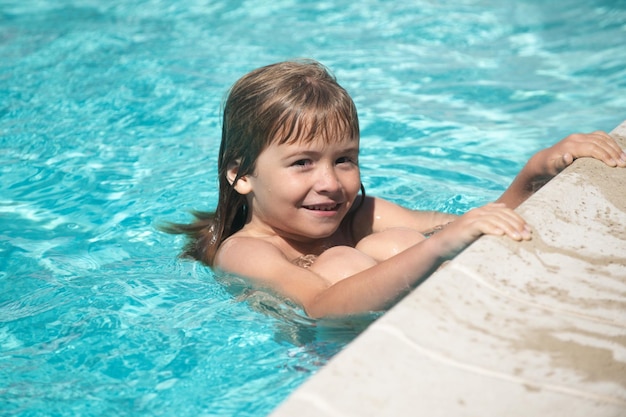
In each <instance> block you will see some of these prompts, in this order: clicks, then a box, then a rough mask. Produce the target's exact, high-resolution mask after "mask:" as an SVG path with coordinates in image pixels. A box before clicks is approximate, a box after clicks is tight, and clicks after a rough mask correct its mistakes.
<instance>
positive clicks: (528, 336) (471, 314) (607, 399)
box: [271, 121, 626, 417]
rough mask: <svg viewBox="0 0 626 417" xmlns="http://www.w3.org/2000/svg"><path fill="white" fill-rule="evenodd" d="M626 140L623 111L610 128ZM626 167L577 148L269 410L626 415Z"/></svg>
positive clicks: (281, 413)
mask: <svg viewBox="0 0 626 417" xmlns="http://www.w3.org/2000/svg"><path fill="white" fill-rule="evenodd" d="M611 133H612V135H613V136H615V137H616V138H617V139H618V141H620V144H621V146H622V147H623V148H626V121H624V122H622V124H620V125H619V126H618V127H616V128H615V129H614V130H613V131H612V132H611ZM625 188H626V169H620V168H610V167H606V166H604V165H603V164H601V163H600V162H598V161H594V160H590V159H581V160H577V161H575V163H574V164H572V166H570V167H569V168H567V169H566V170H565V171H563V172H562V173H561V174H559V175H558V176H557V177H555V178H554V179H553V180H552V181H550V182H549V183H548V184H546V185H545V186H544V187H543V188H542V189H541V190H539V191H538V192H537V193H536V194H535V195H533V196H532V197H531V198H530V199H529V200H528V201H526V202H525V203H524V204H522V205H521V206H520V207H519V209H518V211H519V212H520V214H522V216H523V217H524V218H525V219H526V220H527V221H528V222H529V223H530V224H531V225H532V227H533V228H534V230H533V240H532V241H531V242H529V243H521V244H519V243H513V242H511V241H507V240H506V239H504V238H494V237H483V238H481V239H479V240H478V241H477V242H476V243H475V244H473V245H472V246H470V247H469V248H468V249H467V250H465V251H464V252H463V253H461V254H460V255H459V256H458V257H457V258H456V259H454V260H453V261H452V262H450V263H449V264H448V265H446V266H445V267H444V268H442V269H441V270H439V271H438V272H437V273H436V274H434V275H433V276H432V277H430V278H429V279H428V280H427V281H426V282H425V283H424V284H423V285H421V286H420V287H418V288H417V289H416V290H415V291H413V292H412V293H411V294H409V295H408V296H407V297H406V298H405V299H403V300H402V301H401V302H400V303H398V304H397V305H396V306H394V308H392V309H391V310H390V311H389V312H388V313H386V314H385V315H384V316H383V317H381V318H380V319H379V320H378V321H376V322H375V323H374V324H372V325H371V326H370V327H369V328H368V329H367V330H366V331H365V332H363V333H362V334H361V335H360V336H359V337H358V338H357V339H356V340H354V341H353V342H352V343H350V345H348V346H347V347H346V348H345V349H344V350H343V351H342V352H341V353H339V354H338V355H337V356H336V357H335V358H333V359H332V360H331V361H330V362H329V363H328V365H326V366H325V367H324V368H322V369H321V370H320V371H319V372H318V373H317V374H316V375H314V376H313V377H312V378H310V379H309V380H308V381H306V382H305V383H304V384H303V385H302V386H301V387H300V388H298V389H297V390H296V391H295V392H293V393H292V394H291V395H290V396H289V397H288V398H287V399H286V400H285V401H284V402H283V403H282V404H281V405H279V407H278V408H277V409H276V410H275V411H274V412H273V413H272V414H271V417H288V416H289V417H291V416H294V415H298V416H299V417H306V416H359V417H361V416H409V415H417V414H427V415H429V416H470V415H481V416H491V415H493V416H496V415H498V416H501V415H507V416H517V415H520V416H527V415H548V414H549V415H551V416H558V415H564V416H568V417H571V416H579V415H580V416H589V415H594V416H600V417H602V416H618V415H626V255H625V254H626V227H625V226H624V225H626V197H625V196H624V194H626V193H624V192H621V193H620V192H619V191H618V189H625Z"/></svg>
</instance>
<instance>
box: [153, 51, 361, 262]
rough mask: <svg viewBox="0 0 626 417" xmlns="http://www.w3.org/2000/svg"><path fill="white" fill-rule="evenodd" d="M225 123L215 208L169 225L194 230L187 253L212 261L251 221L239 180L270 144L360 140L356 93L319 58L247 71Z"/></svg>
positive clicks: (172, 229) (170, 228)
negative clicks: (232, 170) (233, 169)
mask: <svg viewBox="0 0 626 417" xmlns="http://www.w3.org/2000/svg"><path fill="white" fill-rule="evenodd" d="M222 123H223V124H222V141H221V144H220V151H219V157H218V163H217V169H218V175H219V200H218V203H217V208H216V210H215V212H213V213H208V212H194V213H193V214H194V216H195V217H196V221H195V222H193V223H192V224H170V225H168V226H166V227H164V230H166V231H168V232H170V233H178V234H186V235H188V236H189V238H190V239H189V242H188V243H187V245H186V246H185V248H184V250H183V255H184V256H189V257H192V258H195V259H197V260H200V261H202V262H204V263H205V264H207V265H209V266H212V265H213V262H214V259H215V254H216V253H217V250H218V248H219V246H220V244H221V243H222V242H223V241H224V240H225V239H226V238H228V237H229V236H231V235H232V234H233V233H235V232H237V231H238V230H240V229H241V228H242V227H243V226H244V224H245V223H246V220H247V217H248V204H247V200H246V196H244V195H241V194H239V193H237V191H236V190H235V189H234V188H233V184H236V183H237V180H238V179H239V178H241V177H243V176H246V175H251V174H253V173H254V169H255V163H256V160H257V158H258V157H259V155H260V154H261V152H262V151H263V150H264V149H265V148H267V147H268V146H269V145H270V144H274V143H276V144H283V143H293V142H300V141H302V142H305V143H307V142H311V141H314V140H320V139H321V140H323V141H326V142H331V141H333V140H337V139H339V138H342V139H345V138H351V139H355V140H359V121H358V116H357V111H356V107H355V105H354V102H353V101H352V98H351V97H350V95H349V94H348V93H347V91H346V90H345V89H344V88H343V87H341V86H340V85H339V84H338V83H337V80H336V79H335V77H334V76H333V75H332V74H331V73H330V71H329V70H328V69H327V68H326V67H324V66H323V65H322V64H320V63H318V62H316V61H313V60H301V61H287V62H280V63H276V64H272V65H268V66H265V67H261V68H258V69H256V70H254V71H251V72H250V73H248V74H246V75H244V76H243V77H242V78H240V79H239V80H238V81H237V82H236V83H235V84H234V85H233V86H232V88H231V89H230V91H229V94H228V98H227V99H226V102H225V104H224V114H223V120H222ZM232 164H237V165H238V171H237V177H236V178H235V180H234V181H229V180H228V178H227V171H228V169H229V166H232ZM361 189H362V191H364V190H363V188H362V187H361Z"/></svg>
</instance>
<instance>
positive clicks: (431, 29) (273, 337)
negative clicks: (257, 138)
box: [0, 0, 626, 416]
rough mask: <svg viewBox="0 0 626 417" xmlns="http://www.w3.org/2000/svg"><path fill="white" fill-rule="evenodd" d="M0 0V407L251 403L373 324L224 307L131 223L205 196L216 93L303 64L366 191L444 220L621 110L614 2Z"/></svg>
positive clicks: (142, 225) (620, 17)
mask: <svg viewBox="0 0 626 417" xmlns="http://www.w3.org/2000/svg"><path fill="white" fill-rule="evenodd" d="M267 3H268V2H264V1H260V0H256V1H201V0H190V1H186V2H178V1H176V0H133V1H128V0H126V1H124V0H112V1H108V2H100V1H97V0H82V1H67V0H27V1H21V0H20V1H18V0H11V1H9V0H0V57H1V60H0V99H1V100H0V149H1V152H0V176H1V181H0V404H2V413H4V414H6V415H24V416H26V415H41V414H46V415H58V416H73V415H82V416H89V415H94V416H95V415H132V416H139V415H145V416H152V415H155V416H156V415H177V416H186V415H189V416H198V415H224V416H226V415H238V416H242V415H250V416H259V415H265V414H267V413H268V412H270V411H271V410H272V409H273V408H274V407H275V406H276V405H277V404H278V402H280V401H281V400H282V399H283V398H284V397H285V396H287V395H288V394H289V393H290V392H291V391H292V390H293V389H294V388H295V387H297V386H298V385H300V384H301V383H302V382H303V381H304V380H305V379H306V378H308V377H310V376H311V375H312V374H313V373H315V371H316V370H317V369H319V367H320V366H323V364H324V363H326V362H327V361H328V359H329V358H330V357H332V355H333V354H334V353H336V352H337V351H338V350H339V349H341V348H342V347H343V346H345V344H346V343H347V342H348V341H349V340H351V339H352V338H354V337H355V336H356V335H357V334H358V333H359V331H360V330H361V329H362V328H363V327H364V326H366V325H367V323H368V320H372V319H373V318H375V317H373V316H372V317H364V318H355V319H353V320H346V321H345V322H335V323H329V322H321V323H316V322H312V321H310V320H308V319H306V318H304V317H302V316H301V314H300V312H299V311H298V310H297V309H295V308H292V307H290V306H287V305H284V304H280V303H277V302H276V301H275V300H273V299H271V298H268V297H266V296H264V295H263V294H255V293H251V294H249V297H248V301H249V302H248V303H241V302H238V300H237V299H234V298H233V297H232V296H231V295H230V293H229V292H228V291H227V289H225V288H224V287H222V286H220V285H219V284H217V283H215V282H214V280H213V276H212V274H211V272H210V270H208V269H207V268H203V267H201V266H199V265H197V264H195V263H191V262H188V261H181V260H179V259H177V258H176V254H177V252H178V250H179V248H180V247H181V244H182V241H181V240H180V239H179V238H178V237H174V236H169V235H164V234H162V233H159V232H158V231H156V229H155V226H156V225H157V224H158V223H159V222H162V221H166V220H168V221H186V220H188V219H189V217H188V215H187V214H186V211H188V210H191V209H199V210H209V209H211V208H213V205H214V204H215V202H216V200H217V190H216V181H215V175H216V173H215V160H216V157H217V147H218V144H219V107H220V103H221V100H222V97H223V94H224V93H225V91H226V89H227V88H228V87H229V86H230V85H231V84H232V82H234V81H235V80H236V79H237V78H238V77H239V76H241V75H242V74H243V73H245V72H247V71H248V70H250V69H252V68H255V67H258V66H260V65H264V64H267V63H271V62H275V61H279V60H283V59H288V58H294V57H302V56H306V57H313V58H316V59H318V60H320V61H322V62H323V63H325V64H326V65H328V66H329V67H330V68H331V69H332V70H333V71H334V72H335V74H336V75H337V77H338V79H339V81H340V82H341V83H342V85H344V86H345V87H346V88H347V89H348V90H349V91H350V93H351V94H352V95H353V97H354V99H355V102H356V104H357V107H358V109H359V113H360V117H361V123H362V138H363V139H362V141H363V142H362V143H363V149H362V158H361V161H362V165H363V169H362V172H363V180H364V183H365V185H366V187H367V189H368V192H369V194H373V195H374V194H375V195H380V196H383V197H386V198H389V199H391V200H394V201H396V202H398V203H402V204H405V205H407V206H409V207H412V208H426V209H440V210H445V211H449V212H455V213H459V212H463V211H465V210H467V209H468V208H471V207H474V206H477V205H481V204H483V203H485V202H487V201H490V200H492V199H494V198H495V197H496V196H497V195H498V194H499V193H500V192H501V191H502V190H503V189H504V187H505V186H506V185H507V184H508V183H509V182H510V180H511V179H512V177H513V176H514V175H515V173H516V172H517V171H518V170H519V168H520V167H521V165H522V164H523V162H524V161H525V160H526V159H527V158H528V157H529V156H530V155H531V154H532V153H533V152H534V151H536V150H537V149H539V148H542V147H544V146H547V145H548V144H550V143H552V142H554V141H556V140H557V139H559V138H561V137H563V136H565V135H566V134H568V133H570V132H573V131H589V130H594V129H605V130H610V129H612V128H613V127H614V126H615V125H617V124H618V123H619V122H621V121H622V120H623V119H624V109H626V94H624V91H625V89H626V56H624V54H623V53H622V48H623V45H624V44H625V42H626V25H625V24H624V22H626V5H624V3H623V2H617V1H615V2H610V1H582V0H576V1H575V0H566V1H563V2H559V4H558V5H557V4H544V2H539V1H532V0H525V1H520V2H514V3H513V2H511V3H508V2H497V1H493V0H486V1H480V0H465V1H459V2H455V3H454V4H445V5H443V4H438V3H437V2H430V1H427V0H420V1H416V2H410V4H406V3H407V2H399V1H398V2H396V1H391V2H390V1H373V0H366V1H363V2H347V1H343V0H340V1H335V2H320V1H298V2H296V1H287V0H279V1H274V2H271V4H267Z"/></svg>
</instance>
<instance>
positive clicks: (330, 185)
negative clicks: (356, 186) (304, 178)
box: [315, 165, 341, 193]
mask: <svg viewBox="0 0 626 417" xmlns="http://www.w3.org/2000/svg"><path fill="white" fill-rule="evenodd" d="M340 189H341V181H340V180H339V176H338V175H337V172H336V171H335V167H334V166H329V165H325V166H321V167H320V168H319V171H318V173H317V178H316V181H315V190H316V191H317V192H318V193H332V192H336V191H338V190H340Z"/></svg>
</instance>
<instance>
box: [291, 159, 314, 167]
mask: <svg viewBox="0 0 626 417" xmlns="http://www.w3.org/2000/svg"><path fill="white" fill-rule="evenodd" d="M312 164H313V161H311V160H310V159H298V160H297V161H295V162H294V163H293V164H292V165H293V166H296V167H302V168H306V167H309V166H311V165H312Z"/></svg>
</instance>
